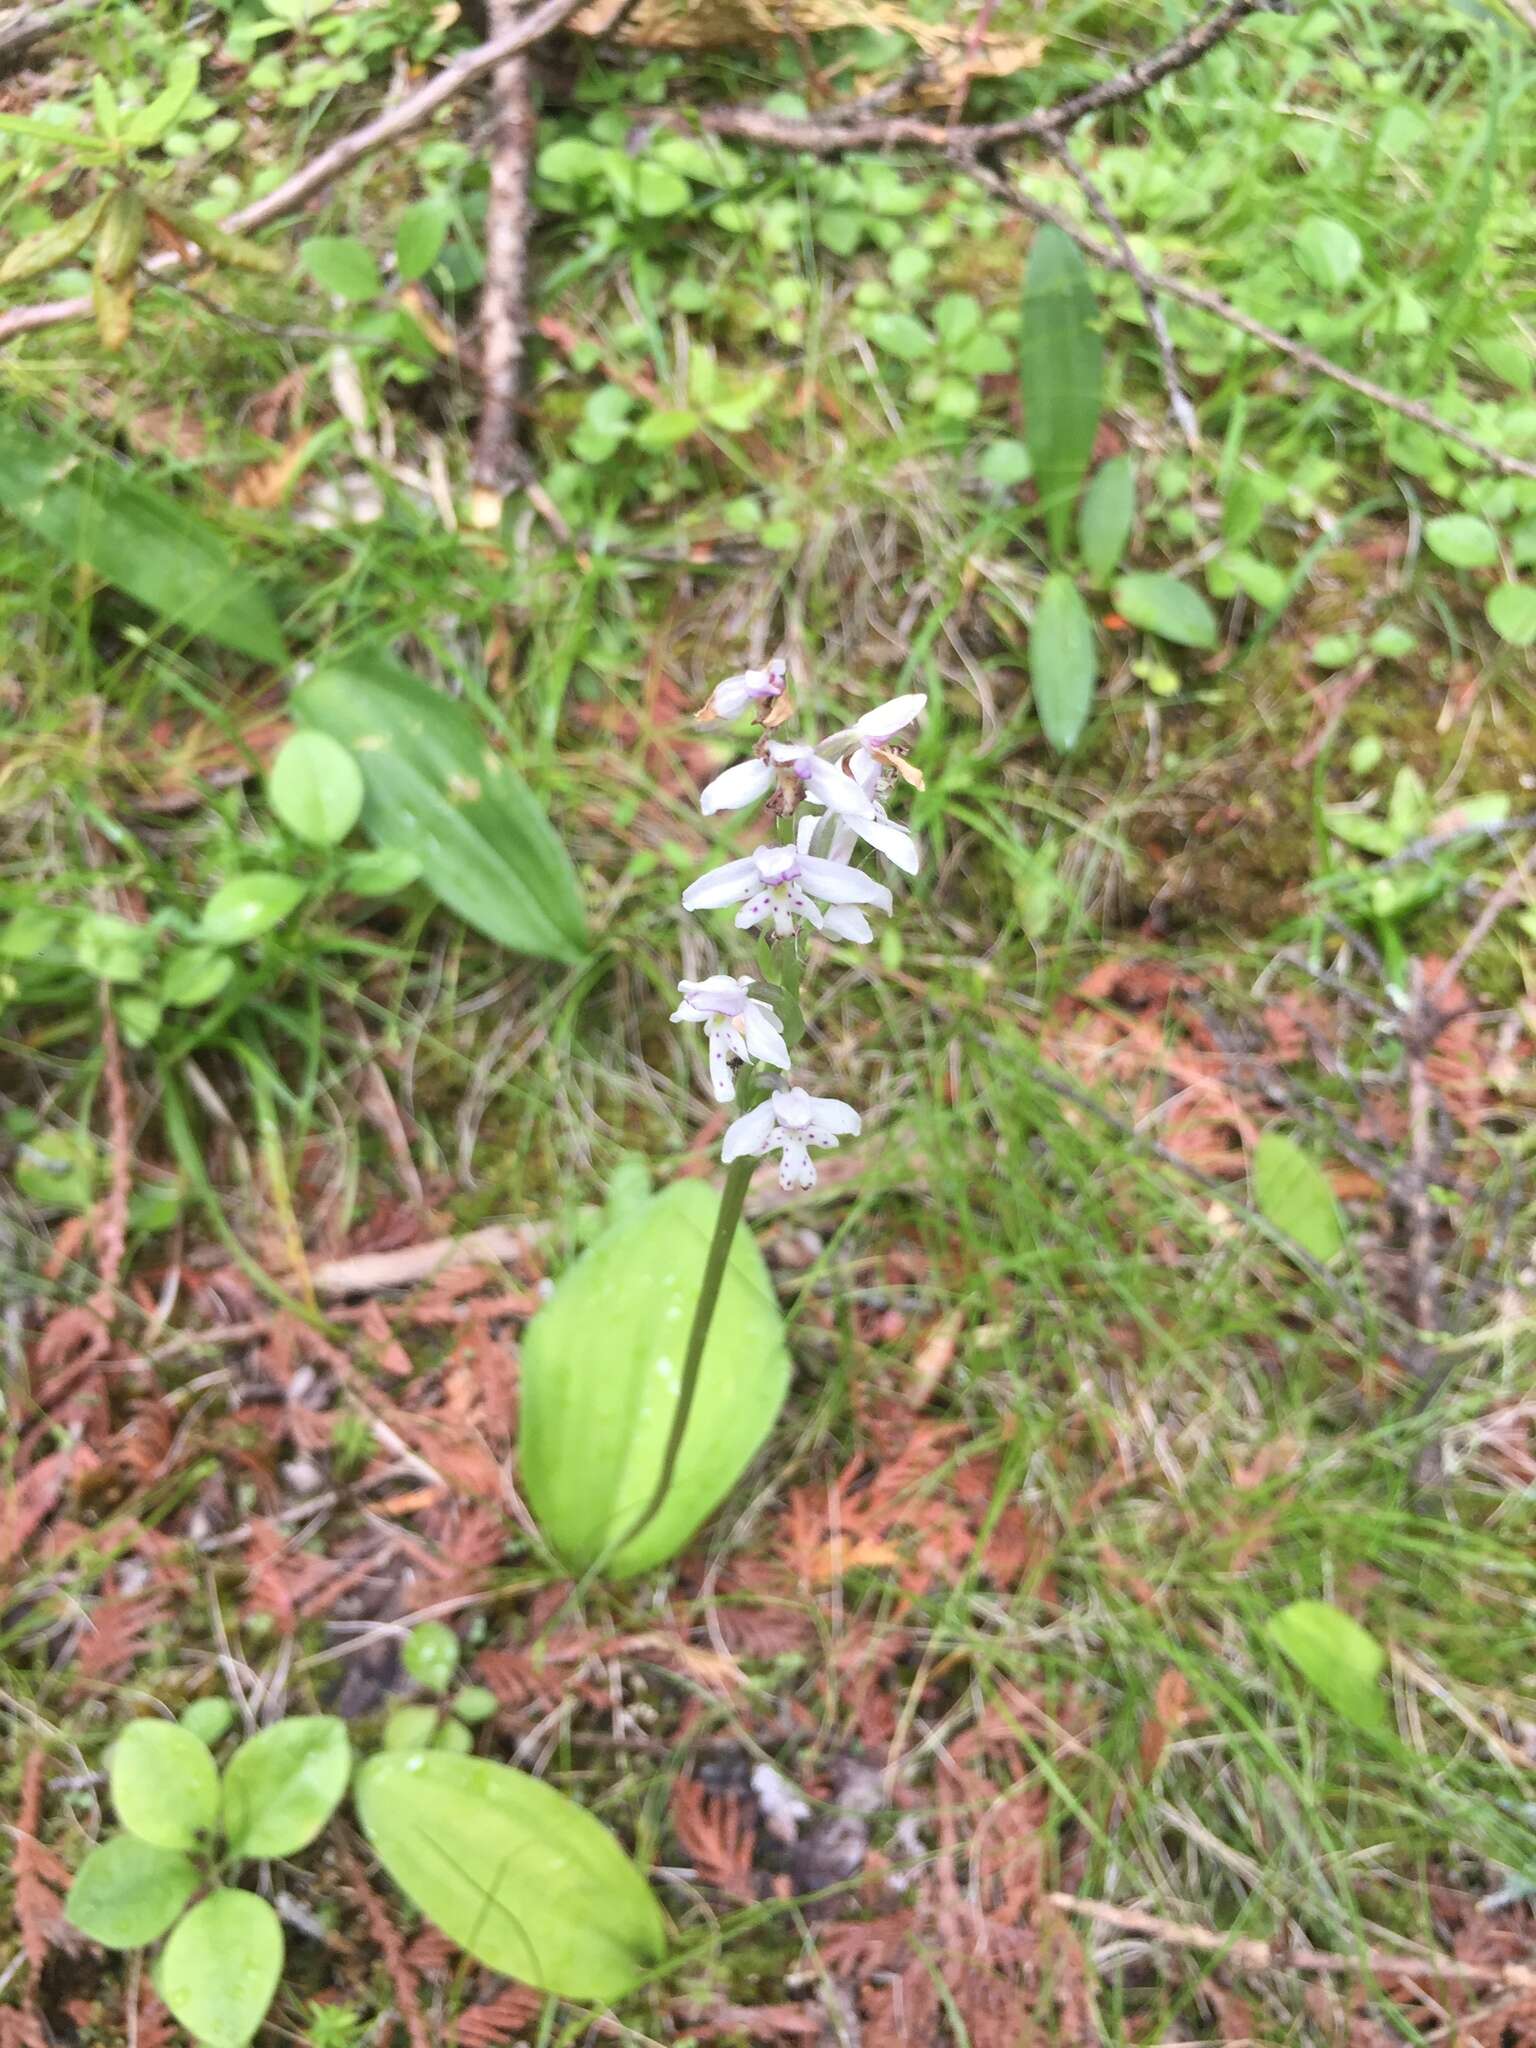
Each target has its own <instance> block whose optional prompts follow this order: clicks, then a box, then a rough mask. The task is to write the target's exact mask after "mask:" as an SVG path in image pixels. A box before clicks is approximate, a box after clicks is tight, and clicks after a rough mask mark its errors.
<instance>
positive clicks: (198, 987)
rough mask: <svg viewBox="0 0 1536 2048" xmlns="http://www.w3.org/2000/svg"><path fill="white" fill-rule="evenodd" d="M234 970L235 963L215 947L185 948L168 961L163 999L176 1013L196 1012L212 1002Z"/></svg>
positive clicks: (162, 979)
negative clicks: (201, 1005)
mask: <svg viewBox="0 0 1536 2048" xmlns="http://www.w3.org/2000/svg"><path fill="white" fill-rule="evenodd" d="M234 971H235V963H234V961H233V960H231V959H230V957H229V955H228V954H227V953H221V952H219V951H218V949H217V948H216V947H214V946H182V947H180V948H179V949H178V950H177V951H176V952H174V953H173V954H172V955H171V957H170V959H169V960H168V961H167V962H166V965H165V972H164V974H162V975H161V977H160V1000H161V1001H162V1002H163V1003H166V1004H168V1005H169V1007H170V1008H171V1009H173V1010H193V1009H196V1007H197V1005H198V1004H199V1003H211V1002H212V1001H213V999H214V997H215V996H216V995H218V994H219V992H220V991H221V990H222V988H223V987H224V984H225V983H226V982H227V981H228V980H229V978H230V976H231V975H232V974H233V973H234Z"/></svg>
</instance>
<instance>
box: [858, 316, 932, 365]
mask: <svg viewBox="0 0 1536 2048" xmlns="http://www.w3.org/2000/svg"><path fill="white" fill-rule="evenodd" d="M869 338H870V340H871V341H872V342H873V343H874V345H875V347H876V348H877V349H879V351H880V353H881V354H882V355H884V356H895V358H896V359H897V361H898V362H902V363H920V362H922V361H923V359H924V358H925V357H926V356H931V355H932V354H933V336H932V335H931V334H930V333H929V332H928V330H927V328H926V327H925V326H924V325H923V323H922V321H921V320H918V319H916V318H915V317H914V316H913V315H912V314H911V313H876V314H875V316H874V318H873V319H872V320H871V321H870V323H869Z"/></svg>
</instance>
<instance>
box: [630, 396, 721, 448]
mask: <svg viewBox="0 0 1536 2048" xmlns="http://www.w3.org/2000/svg"><path fill="white" fill-rule="evenodd" d="M703 424H704V423H703V421H702V420H701V419H700V418H699V415H698V414H697V413H696V412H692V411H690V410H689V409H688V408H687V407H686V406H671V407H663V408H661V409H660V410H659V411H656V412H648V413H647V414H646V416H645V418H644V419H643V420H642V421H641V422H640V424H639V426H637V427H636V428H635V441H636V444H637V445H638V446H639V447H641V448H648V449H651V450H652V451H655V450H658V449H662V448H675V447H676V446H677V444H678V442H679V441H686V440H687V439H688V436H689V435H690V434H696V433H697V432H698V431H699V428H700V427H701V426H702V425H703Z"/></svg>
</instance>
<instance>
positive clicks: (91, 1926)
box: [64, 1835, 202, 1948]
mask: <svg viewBox="0 0 1536 2048" xmlns="http://www.w3.org/2000/svg"><path fill="white" fill-rule="evenodd" d="M201 1882H202V1879H201V1878H200V1877H199V1875H198V1871H197V1865H196V1864H195V1863H193V1862H192V1860H191V1859H190V1858H189V1857H187V1856H183V1855H182V1853H181V1851H180V1850H179V1849H157V1848H155V1847H154V1845H153V1844H152V1843H150V1842H141V1841H140V1840H139V1839H138V1837H137V1836H136V1835H113V1836H112V1838H111V1840H110V1841H106V1842H103V1843H101V1845H100V1846H99V1847H98V1848H95V1849H93V1850H92V1851H91V1853H90V1854H89V1856H87V1857H86V1859H85V1861H84V1862H83V1863H82V1864H81V1866H80V1868H79V1869H78V1870H77V1871H76V1873H75V1881H74V1883H73V1884H72V1885H71V1886H70V1888H69V1896H68V1898H67V1899H66V1900H65V1901H64V1913H65V1917H66V1918H67V1919H68V1921H69V1923H70V1925H71V1926H72V1927H78V1928H79V1930H80V1932H81V1933H82V1934H88V1935H89V1936H90V1938H91V1940H92V1941H99V1942H100V1943H101V1945H102V1947H103V1948H143V1947H144V1945H145V1944H146V1943H147V1942H151V1941H158V1940H159V1939H160V1937H161V1935H162V1934H164V1933H165V1931H166V1929H167V1928H168V1927H171V1926H172V1925H174V1923H175V1922H176V1921H177V1920H178V1919H179V1918H180V1916H181V1914H182V1912H183V1911H184V1910H185V1907H186V1904H187V1901H188V1900H189V1899H190V1898H191V1896H192V1894H193V1893H194V1892H195V1891H196V1890H197V1888H198V1886H199V1884H201Z"/></svg>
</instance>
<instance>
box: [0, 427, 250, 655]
mask: <svg viewBox="0 0 1536 2048" xmlns="http://www.w3.org/2000/svg"><path fill="white" fill-rule="evenodd" d="M0 508H3V511H4V512H5V513H7V514H9V515H10V516H11V517H12V518H15V519H19V520H20V521H21V522H22V524H23V525H24V526H28V527H30V528H31V530H32V531H33V532H34V533H37V534H40V535H41V536H42V538H43V539H44V540H46V541H47V542H48V543H49V545H50V546H51V547H55V548H57V549H58V550H59V551H60V552H61V553H62V554H63V555H64V556H65V557H66V558H67V559H68V560H69V561H72V562H83V563H84V564H85V565H86V566H87V567H88V568H90V569H92V570H93V571H94V572H95V573H96V575H98V576H100V577H101V578H102V579H103V581H105V582H107V583H112V584H115V585H116V586H117V587H118V589H120V590H125V591H127V593H128V595H129V596H130V597H132V598H136V599H137V600H138V602H139V603H140V604H142V605H147V606H148V608H149V609H150V610H151V611H154V612H158V613H159V614H160V615H161V616H162V617H163V618H166V619H169V620H171V621H173V622H174V623H175V624H176V625H179V626H185V627H187V628H189V629H190V630H192V631H193V632H197V633H206V634H207V636H208V638H209V639H210V640H218V641H221V642H222V643H223V645H224V646H226V647H233V648H234V649H235V651H236V652H237V653H239V654H248V655H250V656H252V657H253V658H254V659H255V660H258V661H271V662H279V661H282V660H284V659H285V658H286V652H287V650H286V649H285V648H284V645H283V636H282V634H281V633H280V632H279V630H278V624H277V615H276V613H275V612H274V611H273V609H272V605H271V601H270V600H269V599H268V597H267V595H266V592H265V591H264V590H263V589H262V588H261V586H260V584H259V583H257V582H256V581H255V580H254V579H253V578H252V577H250V576H248V575H247V574H246V573H245V571H244V570H242V569H240V568H239V567H238V566H237V565H236V562H235V559H234V557H233V556H232V555H231V553H230V552H229V550H228V549H227V548H226V547H225V545H224V542H223V540H222V539H221V538H220V537H219V535H218V534H217V533H215V532H214V530H213V529H212V528H211V527H210V526H208V525H207V524H206V523H205V522H204V521H203V520H201V519H199V518H197V517H196V515H195V514H193V513H191V512H188V511H187V510H185V508H184V507H183V506H181V505H180V504H178V503H177V502H176V500H175V499H174V498H168V497H166V496H165V494H164V493H163V492H161V491H157V490H152V489H151V488H150V487H149V486H148V485H147V484H142V483H140V482H138V480H137V479H136V478H133V477H130V476H129V475H128V474H127V473H126V472H125V471H123V470H122V469H120V468H119V467H118V466H117V464H116V463H115V462H112V461H109V460H107V459H106V458H104V457H99V456H95V455H92V454H89V453H86V452H83V451H81V450H80V449H79V448H77V447H75V446H73V445H71V444H70V443H68V442H66V441H63V440H56V439H53V438H51V437H48V436H45V435H42V434H35V433H33V432H32V430H31V429H30V428H29V427H26V426H23V425H22V424H21V423H20V422H18V421H16V420H14V419H11V420H0Z"/></svg>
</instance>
